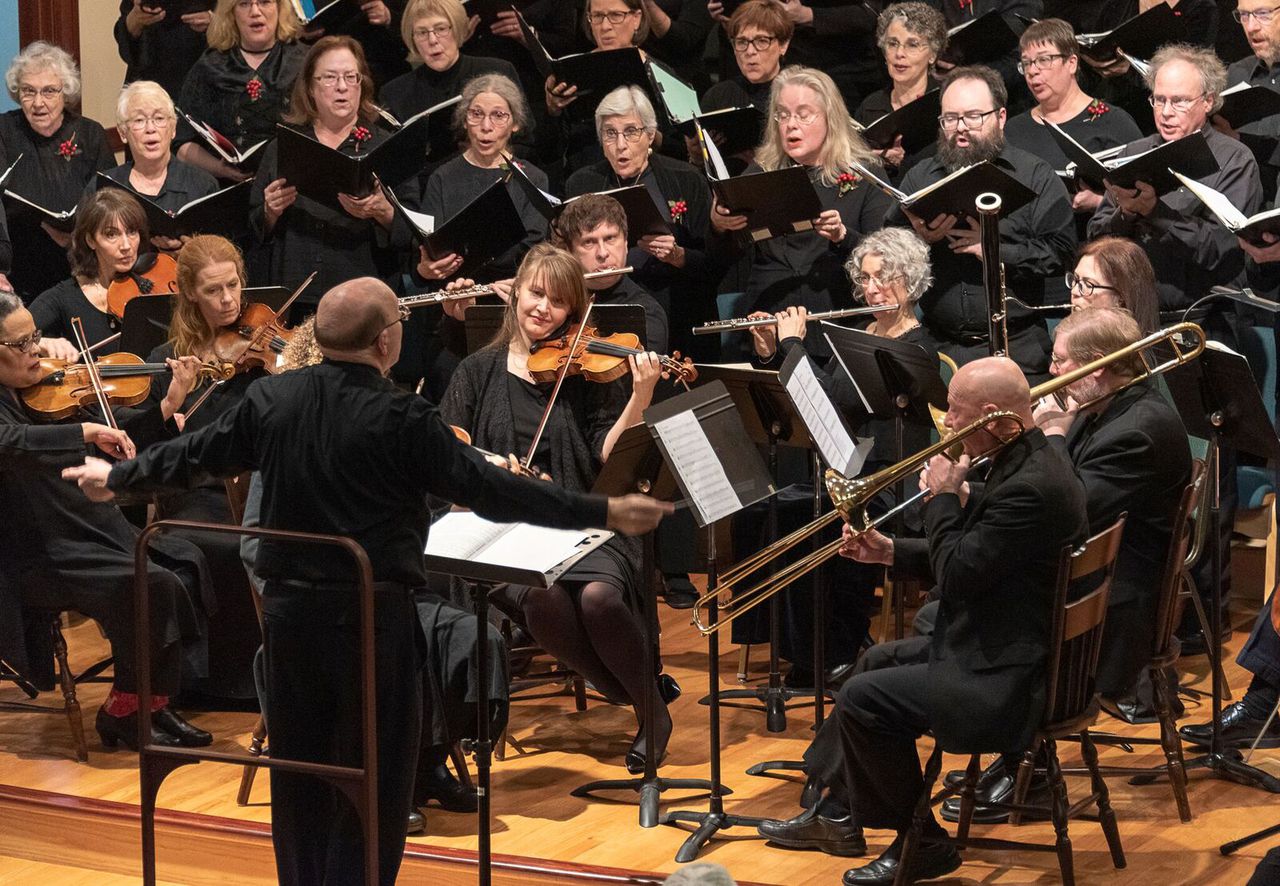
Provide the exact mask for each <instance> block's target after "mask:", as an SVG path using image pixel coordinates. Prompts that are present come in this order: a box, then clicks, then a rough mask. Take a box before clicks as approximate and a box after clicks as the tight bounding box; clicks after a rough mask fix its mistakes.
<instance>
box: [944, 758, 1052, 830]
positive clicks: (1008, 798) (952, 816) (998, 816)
mask: <svg viewBox="0 0 1280 886" xmlns="http://www.w3.org/2000/svg"><path fill="white" fill-rule="evenodd" d="M1016 776H1017V773H1016V772H1015V773H1014V774H1013V775H1009V774H1006V773H1005V772H1004V769H1003V767H1001V770H1000V775H999V776H997V777H995V778H992V779H991V780H990V781H988V782H987V784H986V785H980V786H979V790H978V792H977V795H976V796H975V797H974V799H975V800H976V805H975V806H974V809H973V821H974V822H975V823H976V824H1000V823H1001V822H1005V821H1008V820H1009V813H1008V811H1007V810H1004V809H997V808H995V807H992V806H989V805H987V804H989V803H1012V802H1013V793H1014V787H1015V786H1016V783H1017V778H1016ZM1050 799H1051V794H1050V791H1049V781H1048V779H1047V778H1045V777H1044V776H1042V775H1032V776H1031V784H1030V785H1028V786H1027V796H1026V799H1025V800H1024V801H1023V802H1024V803H1025V804H1026V805H1028V806H1045V805H1047V804H1048V803H1049V801H1050ZM1023 817H1024V818H1030V819H1038V818H1047V817H1048V812H1047V811H1046V812H1045V813H1044V814H1043V815H1040V814H1024V815H1023ZM942 818H943V820H945V821H959V820H960V798H959V797H948V798H947V799H945V800H943V801H942Z"/></svg>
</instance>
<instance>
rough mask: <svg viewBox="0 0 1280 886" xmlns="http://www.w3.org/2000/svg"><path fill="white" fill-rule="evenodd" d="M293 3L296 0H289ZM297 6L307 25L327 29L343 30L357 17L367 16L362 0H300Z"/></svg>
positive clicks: (310, 27) (303, 21)
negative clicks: (361, 3)
mask: <svg viewBox="0 0 1280 886" xmlns="http://www.w3.org/2000/svg"><path fill="white" fill-rule="evenodd" d="M287 2H290V3H293V2H294V0H287ZM295 8H296V9H297V10H298V12H299V13H300V15H299V18H301V19H302V23H303V24H304V25H306V26H307V28H308V30H310V29H312V28H323V29H324V30H325V31H334V30H335V29H338V30H342V29H345V28H346V27H347V26H349V25H351V24H352V23H353V22H354V21H355V20H356V19H357V18H360V19H363V18H365V14H364V10H362V9H361V8H360V0H299V2H298V3H296V4H295Z"/></svg>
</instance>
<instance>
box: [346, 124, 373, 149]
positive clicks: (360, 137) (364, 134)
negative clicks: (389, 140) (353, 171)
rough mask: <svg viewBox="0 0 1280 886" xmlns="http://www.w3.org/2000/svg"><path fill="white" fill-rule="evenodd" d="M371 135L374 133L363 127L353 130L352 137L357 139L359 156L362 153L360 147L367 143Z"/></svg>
mask: <svg viewBox="0 0 1280 886" xmlns="http://www.w3.org/2000/svg"><path fill="white" fill-rule="evenodd" d="M371 135H372V133H370V132H369V130H367V129H365V128H364V127H363V126H357V127H356V128H355V129H353V130H351V137H352V138H353V139H355V143H356V153H357V154H359V153H360V146H361V145H362V144H364V143H365V142H367V141H368V140H369V137H370V136H371Z"/></svg>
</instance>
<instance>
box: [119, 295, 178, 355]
mask: <svg viewBox="0 0 1280 886" xmlns="http://www.w3.org/2000/svg"><path fill="white" fill-rule="evenodd" d="M173 298H174V297H173V296H171V295H144V296H140V297H138V298H131V299H129V301H128V302H127V303H126V304H125V306H124V317H123V318H122V319H121V322H120V350H122V351H124V352H125V353H127V354H137V355H138V356H139V357H141V358H142V359H144V360H145V359H146V358H147V355H148V354H150V353H151V352H152V351H154V350H155V349H156V348H158V347H160V346H161V345H162V344H164V343H165V342H166V341H168V340H169V318H170V317H171V316H172V315H173Z"/></svg>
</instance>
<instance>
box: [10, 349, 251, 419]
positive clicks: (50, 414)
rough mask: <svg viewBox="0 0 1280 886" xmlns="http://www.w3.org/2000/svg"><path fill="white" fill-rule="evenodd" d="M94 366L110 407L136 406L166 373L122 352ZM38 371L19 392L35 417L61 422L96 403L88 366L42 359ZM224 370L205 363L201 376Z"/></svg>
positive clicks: (157, 365)
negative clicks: (37, 378) (154, 380)
mask: <svg viewBox="0 0 1280 886" xmlns="http://www.w3.org/2000/svg"><path fill="white" fill-rule="evenodd" d="M94 367H95V368H96V370H97V374H98V377H99V378H100V379H101V380H102V388H103V393H104V394H105V395H106V398H107V402H108V403H109V404H110V405H111V406H136V405H138V404H139V403H141V402H142V401H143V400H145V399H147V395H148V394H149V393H151V376H153V375H159V374H160V373H162V372H168V371H169V367H168V365H166V364H164V363H145V362H143V360H142V358H141V357H139V356H137V355H136V354H129V353H126V352H124V351H120V352H118V353H115V354H108V355H107V356H105V357H100V358H99V359H98V360H97V361H96V363H95V364H94ZM40 369H41V371H42V372H43V374H42V375H41V377H40V381H38V382H36V383H35V384H34V385H32V386H31V387H29V388H24V389H23V390H22V391H21V392H20V393H21V396H22V402H23V403H24V404H25V405H26V407H27V409H29V410H30V411H31V412H32V413H33V414H34V415H36V416H37V417H38V418H40V419H43V420H45V421H62V420H63V419H67V418H71V417H72V416H75V415H77V414H79V412H80V410H81V409H83V408H85V407H88V406H92V405H94V404H95V403H96V402H97V393H96V392H95V391H94V389H93V382H92V381H91V380H90V371H91V370H90V368H89V366H88V365H86V364H84V363H69V362H67V361H66V360H52V359H44V360H41V361H40ZM227 371H229V368H228V367H220V366H217V365H215V364H212V363H206V364H205V365H204V367H203V368H202V369H201V374H202V375H212V376H220V375H224V374H226V372H227Z"/></svg>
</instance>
